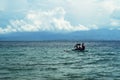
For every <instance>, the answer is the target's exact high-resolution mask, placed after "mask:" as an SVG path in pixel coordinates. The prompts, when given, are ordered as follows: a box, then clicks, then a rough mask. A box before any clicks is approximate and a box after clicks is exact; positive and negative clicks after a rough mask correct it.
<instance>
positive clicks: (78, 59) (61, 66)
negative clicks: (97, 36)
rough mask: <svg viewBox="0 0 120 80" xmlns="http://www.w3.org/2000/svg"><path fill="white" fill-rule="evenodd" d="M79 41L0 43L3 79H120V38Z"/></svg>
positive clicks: (1, 77)
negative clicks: (80, 49)
mask: <svg viewBox="0 0 120 80" xmlns="http://www.w3.org/2000/svg"><path fill="white" fill-rule="evenodd" d="M77 42H79V41H41V42H0V80H120V41H86V42H85V45H86V49H87V51H86V52H75V51H71V49H72V48H73V46H74V44H76V43H77ZM64 50H67V52H66V51H64Z"/></svg>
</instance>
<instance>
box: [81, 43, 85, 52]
mask: <svg viewBox="0 0 120 80" xmlns="http://www.w3.org/2000/svg"><path fill="white" fill-rule="evenodd" d="M81 50H82V51H84V50H85V45H84V43H82V46H81Z"/></svg>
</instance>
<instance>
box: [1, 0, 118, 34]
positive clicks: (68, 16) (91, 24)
mask: <svg viewBox="0 0 120 80" xmlns="http://www.w3.org/2000/svg"><path fill="white" fill-rule="evenodd" d="M119 3H120V0H75V1H74V0H59V1H56V0H1V3H0V11H1V12H0V20H1V22H0V26H1V27H0V33H10V32H25V31H27V32H33V31H52V32H72V31H79V30H91V29H101V28H107V29H109V28H111V27H112V28H115V29H116V27H115V26H119V25H120V24H119V18H120V16H119V13H120V4H119ZM2 13H3V14H4V13H6V14H5V15H2ZM16 14H17V15H16ZM6 16H7V17H6ZM116 19H118V20H117V21H116ZM106 26H107V27H106Z"/></svg>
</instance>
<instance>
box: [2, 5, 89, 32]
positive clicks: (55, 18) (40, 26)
mask: <svg viewBox="0 0 120 80" xmlns="http://www.w3.org/2000/svg"><path fill="white" fill-rule="evenodd" d="M65 14H66V12H65V10H64V9H63V8H61V7H59V8H55V9H53V10H48V11H37V10H34V11H33V10H32V11H29V12H28V13H26V16H25V18H24V19H20V20H11V21H10V24H9V25H8V26H7V27H5V28H0V33H9V32H36V31H50V32H72V31H80V30H90V29H89V28H88V27H86V26H84V25H81V24H80V25H78V26H73V25H72V24H71V23H70V22H69V21H67V20H65V18H64V17H65Z"/></svg>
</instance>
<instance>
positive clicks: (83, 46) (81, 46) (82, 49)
mask: <svg viewBox="0 0 120 80" xmlns="http://www.w3.org/2000/svg"><path fill="white" fill-rule="evenodd" d="M74 48H75V50H80V51H84V50H85V45H84V43H82V45H81V44H76V45H75V46H74Z"/></svg>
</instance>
